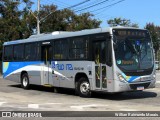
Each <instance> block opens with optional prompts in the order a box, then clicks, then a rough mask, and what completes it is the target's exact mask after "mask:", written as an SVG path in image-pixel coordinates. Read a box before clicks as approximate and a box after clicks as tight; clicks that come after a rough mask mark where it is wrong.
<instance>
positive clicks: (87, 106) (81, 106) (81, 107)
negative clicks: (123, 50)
mask: <svg viewBox="0 0 160 120" xmlns="http://www.w3.org/2000/svg"><path fill="white" fill-rule="evenodd" d="M97 106H103V107H104V106H108V105H96V104H91V105H78V106H70V108H74V109H79V110H83V108H89V107H97Z"/></svg>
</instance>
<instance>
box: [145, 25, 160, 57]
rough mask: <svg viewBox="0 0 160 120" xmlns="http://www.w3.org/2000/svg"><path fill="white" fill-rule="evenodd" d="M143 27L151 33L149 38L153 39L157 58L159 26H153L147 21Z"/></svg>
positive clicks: (159, 35)
mask: <svg viewBox="0 0 160 120" xmlns="http://www.w3.org/2000/svg"><path fill="white" fill-rule="evenodd" d="M145 29H147V30H149V32H150V34H151V38H152V41H153V47H154V50H155V55H156V58H157V52H158V50H159V48H160V45H159V43H160V27H159V26H155V25H154V23H147V24H146V26H145Z"/></svg>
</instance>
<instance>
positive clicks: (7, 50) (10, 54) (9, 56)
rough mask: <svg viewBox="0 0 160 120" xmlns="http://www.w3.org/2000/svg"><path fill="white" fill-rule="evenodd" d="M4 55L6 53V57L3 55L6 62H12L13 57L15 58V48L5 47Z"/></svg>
mask: <svg viewBox="0 0 160 120" xmlns="http://www.w3.org/2000/svg"><path fill="white" fill-rule="evenodd" d="M3 53H4V55H3V59H4V61H11V60H12V57H13V47H12V46H5V47H4V52H3Z"/></svg>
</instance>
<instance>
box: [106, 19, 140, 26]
mask: <svg viewBox="0 0 160 120" xmlns="http://www.w3.org/2000/svg"><path fill="white" fill-rule="evenodd" d="M107 23H108V24H109V26H111V27H114V26H119V25H120V26H125V27H136V28H138V27H139V26H138V24H136V23H131V21H130V20H127V19H122V18H114V19H110V20H108V21H107Z"/></svg>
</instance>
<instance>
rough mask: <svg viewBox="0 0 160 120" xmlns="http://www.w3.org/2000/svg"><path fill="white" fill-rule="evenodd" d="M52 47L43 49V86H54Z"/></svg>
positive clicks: (43, 47)
mask: <svg viewBox="0 0 160 120" xmlns="http://www.w3.org/2000/svg"><path fill="white" fill-rule="evenodd" d="M51 53H52V49H51V46H49V45H48V46H42V47H41V60H42V61H43V63H42V67H41V84H42V85H51V84H52V81H51V79H52V70H51Z"/></svg>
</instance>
